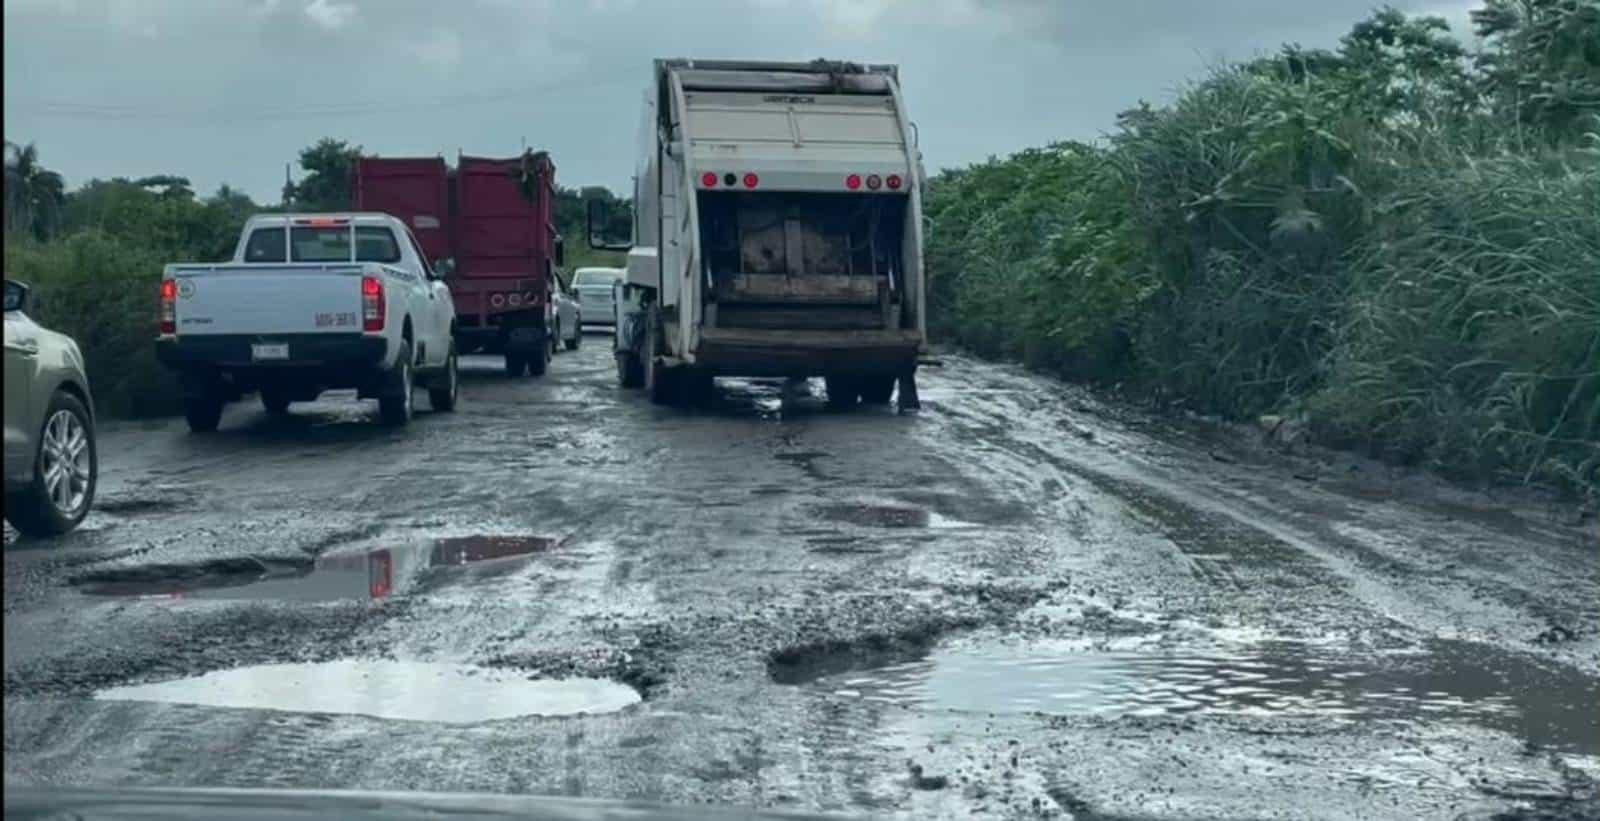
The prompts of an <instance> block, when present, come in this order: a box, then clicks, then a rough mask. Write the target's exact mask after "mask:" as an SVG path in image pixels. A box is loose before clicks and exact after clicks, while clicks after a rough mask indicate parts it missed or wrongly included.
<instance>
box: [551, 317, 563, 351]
mask: <svg viewBox="0 0 1600 821" xmlns="http://www.w3.org/2000/svg"><path fill="white" fill-rule="evenodd" d="M559 353H561V320H559V319H558V320H556V333H555V336H552V337H550V357H551V358H552V359H553V358H555V357H556V355H557V354H559Z"/></svg>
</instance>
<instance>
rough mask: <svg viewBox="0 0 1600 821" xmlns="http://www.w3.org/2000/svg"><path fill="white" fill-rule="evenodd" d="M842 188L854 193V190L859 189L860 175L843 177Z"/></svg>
mask: <svg viewBox="0 0 1600 821" xmlns="http://www.w3.org/2000/svg"><path fill="white" fill-rule="evenodd" d="M844 187H845V188H848V189H850V190H851V191H855V190H856V189H858V188H860V187H861V175H860V174H851V175H850V176H848V177H845V178H844Z"/></svg>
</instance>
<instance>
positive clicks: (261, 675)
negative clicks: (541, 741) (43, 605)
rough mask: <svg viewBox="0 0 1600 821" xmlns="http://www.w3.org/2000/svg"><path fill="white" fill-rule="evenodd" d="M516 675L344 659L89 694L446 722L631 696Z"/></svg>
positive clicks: (566, 711) (568, 710) (610, 684)
mask: <svg viewBox="0 0 1600 821" xmlns="http://www.w3.org/2000/svg"><path fill="white" fill-rule="evenodd" d="M524 676H525V674H519V673H516V672H514V671H506V670H490V669H485V668H481V667H470V666H466V665H460V664H431V663H427V662H415V661H378V660H357V659H348V660H343V661H332V662H326V663H322V664H265V665H261V666H257V667H241V668H238V669H234V670H217V671H213V672H210V673H206V674H205V675H202V676H196V677H194V678H186V679H177V680H174V681H163V682H158V683H155V684H136V685H131V686H126V687H113V688H110V689H107V690H102V691H100V692H99V693H96V694H95V698H96V699H98V700H101V701H156V702H162V703H168V704H198V705H201V706H206V707H234V708H244V709H258V710H282V711H287V712H296V713H335V714H345V715H362V716H373V717H375V718H392V719H401V720H406V721H436V722H444V723H451V724H464V723H472V722H477V721H494V720H497V719H505V718H515V717H517V716H530V715H538V716H567V715H577V714H579V713H587V714H595V713H610V712H616V711H617V710H621V709H622V708H624V707H627V706H628V705H630V704H637V703H638V702H639V693H638V692H637V691H635V690H634V689H633V688H631V687H628V686H627V685H624V684H618V683H617V682H614V681H608V680H606V679H587V678H570V679H541V680H533V681H530V680H528V679H527V678H525V677H524Z"/></svg>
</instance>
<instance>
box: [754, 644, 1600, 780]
mask: <svg viewBox="0 0 1600 821" xmlns="http://www.w3.org/2000/svg"><path fill="white" fill-rule="evenodd" d="M878 661H880V662H882V661H884V659H882V658H880V659H878ZM861 662H862V659H861V658H860V657H859V656H857V657H854V658H853V659H851V660H850V661H848V662H846V665H849V664H852V663H853V664H854V665H855V666H854V669H841V666H845V665H841V664H839V663H838V662H837V660H832V659H829V658H826V657H823V658H813V659H806V660H803V661H797V662H796V663H795V664H793V665H790V666H788V667H786V668H784V669H778V668H774V670H773V678H774V680H776V681H779V682H780V683H799V684H804V686H807V687H809V688H812V689H815V690H819V691H822V692H826V693H829V694H831V695H834V696H840V697H846V698H860V699H865V700H869V701H877V702H883V703H889V704H897V705H908V706H916V707H922V708H927V709H939V710H958V711H970V712H980V713H987V712H1040V713H1048V714H1057V715H1074V714H1077V715H1102V716H1118V715H1145V716H1149V715H1183V714H1188V713H1213V714H1214V713H1223V714H1236V715H1273V716H1325V717H1333V718H1346V719H1388V720H1400V721H1408V720H1409V721H1418V720H1425V721H1429V722H1437V721H1441V720H1443V721H1449V720H1455V721H1465V722H1470V723H1473V724H1478V725H1481V726H1486V727H1490V728H1493V729H1497V730H1501V731H1504V732H1507V733H1509V734H1511V735H1513V736H1516V737H1519V738H1522V739H1524V740H1526V741H1528V742H1530V743H1533V744H1536V745H1539V746H1541V747H1549V748H1554V749H1563V750H1568V751H1574V752H1580V753H1584V754H1590V755H1592V754H1600V680H1597V679H1593V678H1589V677H1586V676H1584V675H1582V674H1580V673H1578V672H1576V671H1573V670H1570V669H1568V668H1565V667H1561V666H1558V665H1548V666H1547V665H1545V664H1543V663H1541V662H1539V661H1537V660H1535V659H1531V658H1527V657H1523V656H1519V655H1515V654H1511V653H1506V652H1504V651H1498V650H1495V649H1493V648H1491V647H1487V646H1484V645H1477V644H1469V643H1465V642H1453V641H1438V642H1433V643H1431V644H1429V645H1427V646H1426V647H1425V648H1423V649H1420V650H1415V651H1408V652H1397V653H1385V654H1369V655H1351V654H1348V653H1340V652H1338V651H1337V650H1336V649H1334V648H1329V647H1319V646H1315V645H1307V644H1300V643H1290V642H1270V643H1261V644H1251V645H1243V646H1240V647H1236V648H1212V649H1210V650H1208V651H1204V652H1179V651H1171V652H1165V651H1160V650H1151V649H1137V648H1134V649H1126V650H1088V649H1083V648H1081V647H1078V648H1075V647H1069V646H1065V645H1063V646H1059V647H1055V648H1051V647H1040V646H1037V645H1033V646H1011V645H1004V646H992V645H986V646H957V647H941V648H938V649H935V650H933V651H932V652H931V653H925V654H919V655H917V656H915V657H912V658H908V657H906V656H900V657H899V658H898V659H892V660H889V661H888V663H881V664H878V665H875V666H862V664H861ZM868 663H870V659H869V660H868Z"/></svg>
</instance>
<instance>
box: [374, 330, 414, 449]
mask: <svg viewBox="0 0 1600 821" xmlns="http://www.w3.org/2000/svg"><path fill="white" fill-rule="evenodd" d="M385 381H386V382H388V384H387V385H386V386H385V388H386V389H387V390H386V392H385V393H384V394H383V395H382V396H379V397H378V415H379V416H380V417H381V418H382V419H383V423H384V424H385V425H388V426H390V427H396V428H397V427H400V426H402V425H404V424H406V423H407V422H410V421H411V410H412V395H413V394H414V393H415V392H416V387H417V385H416V382H415V371H413V370H412V365H411V343H409V342H402V343H400V352H399V353H398V354H397V355H396V356H395V366H394V369H393V370H391V371H390V372H389V377H388V379H386V380H385Z"/></svg>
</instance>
